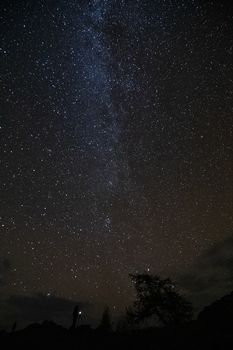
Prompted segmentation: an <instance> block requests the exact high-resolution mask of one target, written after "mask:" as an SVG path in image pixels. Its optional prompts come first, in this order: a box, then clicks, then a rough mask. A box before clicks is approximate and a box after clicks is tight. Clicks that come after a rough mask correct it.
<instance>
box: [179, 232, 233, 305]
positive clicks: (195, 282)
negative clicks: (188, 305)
mask: <svg viewBox="0 0 233 350" xmlns="http://www.w3.org/2000/svg"><path fill="white" fill-rule="evenodd" d="M179 284H180V286H181V287H182V289H183V290H184V292H185V293H186V294H187V295H189V296H190V298H192V299H193V301H194V304H195V305H197V307H198V306H199V307H203V306H205V305H207V304H209V303H211V302H213V301H215V300H216V299H218V298H220V297H222V296H223V295H224V293H225V294H228V293H230V292H231V291H232V290H233V238H228V239H226V240H224V241H222V242H221V243H218V244H217V245H215V246H214V247H212V248H210V249H209V250H208V251H206V252H205V253H204V254H203V255H202V256H201V257H200V259H199V260H198V261H197V263H196V264H195V265H194V266H193V267H192V268H191V269H190V271H188V272H187V273H186V274H184V275H183V276H181V277H180V279H179Z"/></svg>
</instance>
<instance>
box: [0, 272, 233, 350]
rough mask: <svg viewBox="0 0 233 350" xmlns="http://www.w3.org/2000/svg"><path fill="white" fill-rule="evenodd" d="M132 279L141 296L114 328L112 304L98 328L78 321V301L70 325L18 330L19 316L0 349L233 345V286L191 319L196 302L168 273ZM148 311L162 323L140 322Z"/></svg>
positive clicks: (1, 337)
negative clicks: (188, 298) (143, 324)
mask: <svg viewBox="0 0 233 350" xmlns="http://www.w3.org/2000/svg"><path fill="white" fill-rule="evenodd" d="M132 279H133V280H134V282H135V289H136V291H137V299H136V301H135V302H134V304H133V305H132V307H130V308H128V310H127V313H126V317H125V318H124V319H123V320H121V322H119V323H118V326H117V327H116V330H115V331H114V330H113V328H112V323H111V318H110V313H109V309H108V308H106V310H105V311H104V313H103V317H102V320H101V322H100V325H99V326H98V327H97V328H96V329H92V328H91V327H90V326H89V325H79V320H80V317H81V311H80V309H79V306H78V305H77V306H76V307H75V308H74V310H73V314H72V319H71V327H70V328H69V329H66V328H64V327H62V326H60V325H58V324H56V323H54V322H53V321H44V322H43V323H41V324H39V323H34V324H31V325H30V326H28V327H26V328H25V329H22V330H17V324H16V322H14V323H13V325H12V329H11V332H9V333H8V332H6V331H0V349H11V348H12V349H21V348H22V349H113V350H114V349H119V350H121V349H142V350H144V349H158V350H159V349H161V350H162V349H165V350H166V349H169V350H171V349H174V350H176V349H177V350H178V349H181V350H182V349H185V350H186V349H187V350H188V349H191V350H197V349H205V350H217V349H219V350H224V349H233V292H232V293H231V294H230V295H227V296H225V297H223V298H221V299H220V300H218V301H216V302H214V303H213V304H211V305H210V306H208V307H206V308H204V310H203V311H202V312H201V313H200V314H199V316H198V318H197V320H195V321H192V320H190V317H191V314H192V308H191V305H190V304H189V303H187V301H186V300H185V299H184V298H183V297H181V296H180V295H179V294H178V292H177V291H176V289H175V286H174V285H173V283H171V281H170V280H169V279H166V280H162V279H160V278H159V277H158V276H152V275H145V274H141V275H132ZM135 279H136V280H135ZM171 301H172V302H171ZM147 317H154V318H155V319H157V320H158V321H160V325H161V326H160V327H147V328H146V327H144V328H141V321H142V320H144V319H145V318H147Z"/></svg>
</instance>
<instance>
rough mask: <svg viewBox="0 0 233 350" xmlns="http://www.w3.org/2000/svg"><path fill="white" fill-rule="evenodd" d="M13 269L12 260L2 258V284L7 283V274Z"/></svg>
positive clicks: (0, 263)
mask: <svg viewBox="0 0 233 350" xmlns="http://www.w3.org/2000/svg"><path fill="white" fill-rule="evenodd" d="M10 271H11V262H10V260H9V259H7V258H0V286H3V285H5V283H6V275H7V274H8V272H10Z"/></svg>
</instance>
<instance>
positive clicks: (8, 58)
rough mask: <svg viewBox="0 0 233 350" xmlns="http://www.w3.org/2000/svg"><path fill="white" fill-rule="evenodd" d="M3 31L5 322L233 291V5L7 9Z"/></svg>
mask: <svg viewBox="0 0 233 350" xmlns="http://www.w3.org/2000/svg"><path fill="white" fill-rule="evenodd" d="M0 33H1V39H0V62H1V64H0V107H1V108H0V162H1V164H0V180H1V183H0V203H1V205H0V242H1V243H0V305H1V308H2V310H3V312H5V313H7V312H8V315H10V312H13V311H15V310H16V309H17V308H18V309H19V305H25V306H28V305H29V304H30V303H31V302H32V301H34V302H37V305H38V303H39V305H40V308H41V305H48V300H47V298H51V300H52V301H53V305H54V309H55V311H56V310H57V305H58V304H59V303H60V304H59V305H61V309H62V312H63V310H64V309H63V308H62V305H63V306H64V307H65V306H67V305H68V306H70V305H71V304H72V302H73V301H79V302H80V303H81V304H82V305H83V307H84V308H85V307H86V308H87V309H91V308H95V309H97V310H102V309H101V308H102V306H103V305H105V304H108V305H109V306H110V308H111V312H112V313H113V315H115V314H118V313H119V312H121V311H122V310H123V309H124V307H125V306H126V305H128V304H129V303H130V301H131V300H132V286H131V282H130V280H129V278H128V274H129V273H132V272H136V271H138V272H143V271H149V272H152V273H158V274H160V275H161V276H169V277H171V278H172V279H178V280H179V279H180V281H181V286H182V288H183V289H185V290H186V291H188V292H189V294H190V295H191V296H192V295H196V297H197V298H198V297H199V295H200V293H202V297H203V301H207V300H209V299H211V297H212V298H213V296H215V295H216V296H217V295H221V294H224V293H226V292H227V291H228V290H229V289H230V288H231V289H233V275H232V272H231V271H232V270H233V269H231V268H229V267H230V266H231V267H233V253H232V252H233V249H229V247H232V248H233V241H232V233H233V230H232V229H233V218H232V212H233V210H232V209H233V200H232V198H233V185H232V178H233V166H232V165H233V147H232V133H233V132H232V114H233V65H232V62H233V57H232V56H233V7H232V6H231V5H229V4H227V2H225V1H218V2H214V1H203V0H202V1H198V0H166V1H161V0H154V1H152V0H150V1H149V0H140V1H139V0H134V1H131V0H129V1H126V0H89V1H88V0H79V1H78V0H76V1H75V0H69V1H68V0H56V1H54V0H38V1H26V0H22V1H13V0H8V1H5V0H2V1H1V4H0ZM213 262H214V263H215V264H214V263H213ZM200 271H201V273H200ZM216 271H217V272H216ZM206 280H208V281H209V283H208V284H206V282H204V281H206ZM219 280H221V283H220V282H219ZM210 284H211V288H210ZM216 285H217V287H216ZM208 298H209V299H208ZM30 305H31V304H30ZM18 309H17V310H18ZM12 310H13V311H12ZM59 310H60V309H59ZM36 312H38V310H37V311H36ZM36 312H35V314H36ZM55 313H56V312H55ZM90 313H91V311H90ZM93 313H94V311H93ZM35 314H34V315H31V314H30V315H29V316H28V319H30V317H31V319H32V318H33V317H34V318H35ZM51 314H52V315H54V313H53V312H52V311H51ZM43 316H44V315H43ZM49 316H50V315H49ZM4 317H5V318H4V319H5V320H6V319H7V317H6V315H5V316H4ZM10 317H11V316H9V319H10ZM18 317H21V318H22V314H20V315H19V316H18ZM41 317H42V316H41ZM87 320H88V318H87V319H86V321H87ZM0 321H2V320H0Z"/></svg>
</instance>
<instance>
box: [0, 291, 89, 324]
mask: <svg viewBox="0 0 233 350" xmlns="http://www.w3.org/2000/svg"><path fill="white" fill-rule="evenodd" d="M75 305H79V307H80V309H82V310H83V314H84V317H85V318H87V317H88V312H89V309H90V308H91V305H90V304H88V303H84V302H80V301H75V300H70V299H65V298H60V297H57V296H53V295H51V296H46V295H43V294H37V295H33V296H20V295H18V296H17V295H13V296H10V297H9V298H7V299H6V300H4V301H2V304H1V305H0V308H1V310H2V312H1V320H0V323H1V324H2V327H9V326H10V325H11V324H12V323H13V321H14V320H16V321H17V322H18V324H19V326H20V327H23V326H25V325H27V324H29V323H33V322H41V321H43V320H46V319H47V320H53V321H55V322H57V323H59V324H62V325H64V326H67V327H68V326H69V325H70V324H71V319H72V312H73V308H74V306H75Z"/></svg>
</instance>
